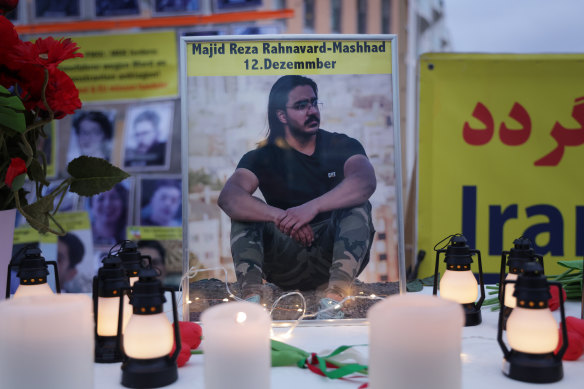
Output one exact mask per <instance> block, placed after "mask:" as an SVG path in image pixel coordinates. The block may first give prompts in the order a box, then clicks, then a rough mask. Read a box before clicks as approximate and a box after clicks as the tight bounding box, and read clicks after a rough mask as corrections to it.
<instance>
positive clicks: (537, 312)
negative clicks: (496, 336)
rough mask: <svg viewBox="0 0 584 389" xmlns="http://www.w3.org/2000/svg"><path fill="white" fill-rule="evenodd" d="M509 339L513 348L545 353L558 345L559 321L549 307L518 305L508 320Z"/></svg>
mask: <svg viewBox="0 0 584 389" xmlns="http://www.w3.org/2000/svg"><path fill="white" fill-rule="evenodd" d="M507 340H508V341H509V346H511V348H512V349H513V350H516V351H521V352H524V353H529V354H545V353H550V352H552V351H554V350H555V349H556V346H557V345H558V340H559V335H558V323H557V322H556V319H554V317H553V315H552V312H551V311H550V310H549V309H547V308H546V309H528V308H521V307H516V308H515V309H513V312H512V313H511V315H510V316H509V319H508V320H507Z"/></svg>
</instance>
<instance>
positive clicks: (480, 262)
mask: <svg viewBox="0 0 584 389" xmlns="http://www.w3.org/2000/svg"><path fill="white" fill-rule="evenodd" d="M471 253H473V254H475V253H476V254H477V256H478V258H479V285H480V287H481V297H480V298H479V301H477V302H476V303H475V306H476V307H477V309H480V308H481V306H482V305H483V301H485V283H484V281H483V261H482V260H481V251H480V250H476V249H473V250H471ZM471 255H472V254H471Z"/></svg>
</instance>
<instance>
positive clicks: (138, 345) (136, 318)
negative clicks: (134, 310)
mask: <svg viewBox="0 0 584 389" xmlns="http://www.w3.org/2000/svg"><path fill="white" fill-rule="evenodd" d="M173 339H174V332H173V328H172V325H171V324H170V322H169V321H168V318H167V317H166V314H164V313H156V314H152V315H132V318H131V319H130V322H129V323H128V326H127V327H126V331H125V333H124V351H125V353H126V354H127V355H128V356H129V357H131V358H135V359H152V358H159V357H163V356H165V355H168V354H170V351H171V350H172V345H173Z"/></svg>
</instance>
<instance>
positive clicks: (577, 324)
mask: <svg viewBox="0 0 584 389" xmlns="http://www.w3.org/2000/svg"><path fill="white" fill-rule="evenodd" d="M566 327H568V331H574V332H577V333H578V334H579V335H580V336H582V337H583V338H584V320H582V319H578V318H577V317H574V316H568V317H566Z"/></svg>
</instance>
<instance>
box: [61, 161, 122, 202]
mask: <svg viewBox="0 0 584 389" xmlns="http://www.w3.org/2000/svg"><path fill="white" fill-rule="evenodd" d="M67 172H69V174H70V175H71V177H72V178H73V180H72V182H71V187H70V188H69V190H70V191H71V192H74V193H77V194H78V195H80V196H93V195H96V194H98V193H101V192H105V191H108V190H110V189H111V188H113V187H114V185H115V184H117V183H118V182H121V181H123V180H125V179H126V178H128V177H130V175H129V174H128V173H126V172H125V171H123V170H122V169H120V168H118V167H116V166H114V165H112V164H111V163H109V162H108V161H106V160H105V159H102V158H95V157H88V156H81V157H78V158H75V159H74V160H73V161H71V162H69V165H68V166H67Z"/></svg>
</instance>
